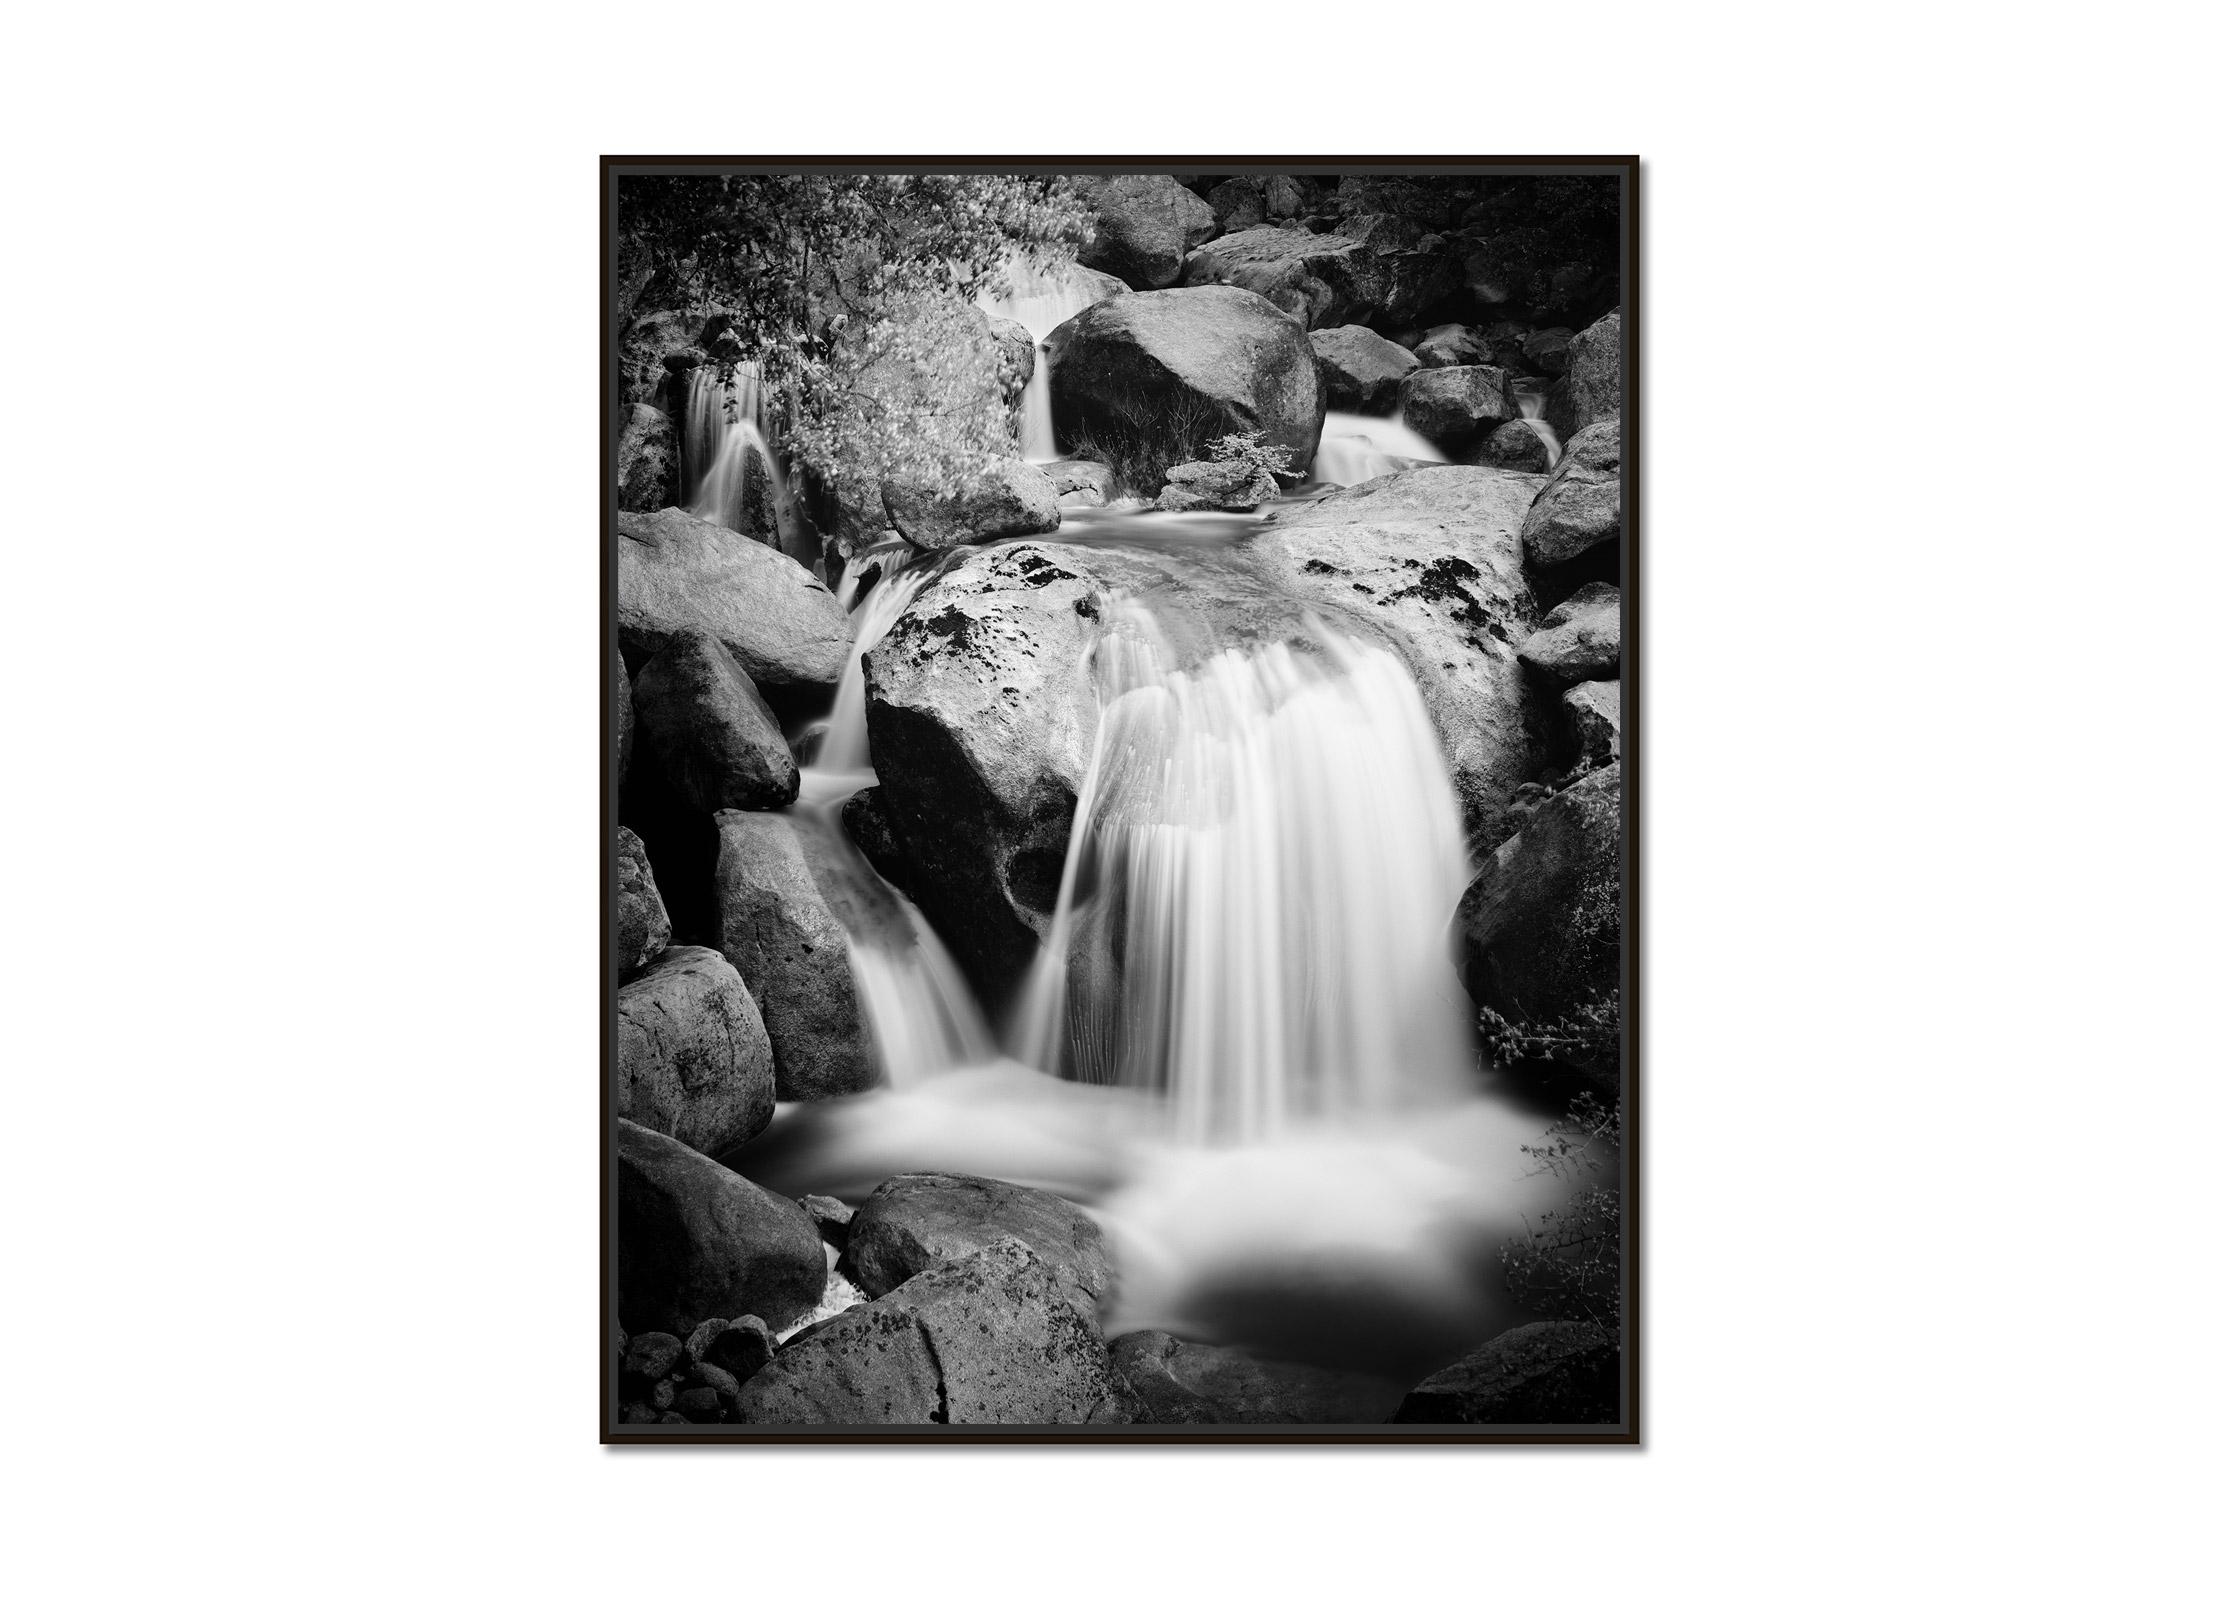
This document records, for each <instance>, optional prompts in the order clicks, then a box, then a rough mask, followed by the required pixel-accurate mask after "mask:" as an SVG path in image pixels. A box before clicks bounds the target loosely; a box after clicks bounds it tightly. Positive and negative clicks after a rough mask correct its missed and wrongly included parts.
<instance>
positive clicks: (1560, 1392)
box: [1392, 1322, 1618, 1423]
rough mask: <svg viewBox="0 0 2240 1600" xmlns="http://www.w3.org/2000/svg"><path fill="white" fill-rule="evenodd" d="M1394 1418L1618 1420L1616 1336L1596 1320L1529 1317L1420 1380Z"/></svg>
mask: <svg viewBox="0 0 2240 1600" xmlns="http://www.w3.org/2000/svg"><path fill="white" fill-rule="evenodd" d="M1392 1420H1393V1421H1394V1422H1449V1423H1452V1422H1462V1423H1492V1422H1512V1423H1560V1422H1570V1423H1598V1422H1602V1423H1608V1422H1616V1421H1617V1420H1618V1341H1617V1340H1616V1338H1615V1337H1613V1336H1612V1335H1611V1333H1610V1332H1609V1330H1607V1329H1605V1328H1598V1327H1596V1326H1595V1325H1594V1324H1593V1323H1591V1322H1530V1323H1527V1324H1525V1325H1524V1326H1523V1327H1521V1328H1511V1329H1510V1330H1509V1331H1508V1332H1507V1333H1505V1334H1503V1335H1501V1337H1500V1338H1498V1339H1495V1340H1492V1341H1490V1342H1489V1343H1487V1344H1483V1345H1480V1346H1479V1347H1478V1348H1477V1349H1475V1350H1473V1351H1471V1352H1470V1354H1468V1355H1466V1356H1464V1357H1463V1358H1462V1359H1461V1360H1460V1361H1457V1362H1455V1363H1454V1365H1452V1366H1449V1367H1442V1368H1441V1369H1440V1370H1439V1371H1437V1372H1434V1373H1433V1374H1431V1376H1430V1377H1428V1378H1425V1379H1424V1380H1423V1381H1422V1382H1421V1383H1418V1384H1417V1385H1416V1386H1415V1388H1414V1389H1413V1390H1411V1391H1410V1392H1409V1394H1408V1397H1407V1398H1406V1399H1405V1400H1403V1401H1401V1402H1400V1408H1399V1409H1398V1410H1397V1411H1395V1412H1394V1413H1393V1416H1392Z"/></svg>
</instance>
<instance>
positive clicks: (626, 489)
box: [614, 405, 684, 511]
mask: <svg viewBox="0 0 2240 1600" xmlns="http://www.w3.org/2000/svg"><path fill="white" fill-rule="evenodd" d="M683 471H684V464H683V456H682V453H681V451H680V450H679V448H678V445H677V430H676V426H675V425H674V424H673V423H671V422H670V421H669V418H668V416H667V414H666V413H664V412H662V411H660V410H658V409H656V408H655V407H653V406H649V405H634V406H627V407H625V408H624V409H623V413H622V422H621V426H620V428H619V429H618V430H617V433H616V438H615V447H614V488H615V504H616V505H617V506H619V507H620V508H621V509H622V510H624V511H659V510H660V509H661V508H662V507H663V506H673V505H675V504H676V503H677V501H678V500H680V499H681V498H683V497H682V495H681V494H680V493H679V492H678V480H679V478H680V477H681V476H682V475H683Z"/></svg>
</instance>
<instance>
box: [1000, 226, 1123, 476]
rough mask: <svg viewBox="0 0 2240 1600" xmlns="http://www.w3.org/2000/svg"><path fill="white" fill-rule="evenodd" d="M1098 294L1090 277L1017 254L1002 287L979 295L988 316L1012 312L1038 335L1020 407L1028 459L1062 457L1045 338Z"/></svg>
mask: <svg viewBox="0 0 2240 1600" xmlns="http://www.w3.org/2000/svg"><path fill="white" fill-rule="evenodd" d="M1100 298H1101V296H1099V295H1098V294H1097V292H1096V290H1095V289H1094V287H1093V286H1092V282H1091V281H1090V280H1086V279H1084V278H1082V277H1081V275H1080V274H1078V273H1074V272H1071V271H1066V272H1060V273H1055V274H1047V275H1046V274H1042V273H1038V272H1036V271H1035V269H1034V268H1033V267H1032V266H1031V265H1030V264H1028V263H1027V262H1024V261H1020V260H1013V261H1012V263H1011V264H1010V267H1009V268H1008V276H1007V279H1006V282H1005V286H1004V288H1003V289H1002V290H1001V291H1000V292H998V293H996V294H992V295H987V296H984V297H983V298H982V299H981V301H980V309H981V310H982V311H985V312H986V313H987V314H988V315H989V316H991V317H1008V318H1010V319H1011V320H1012V321H1013V322H1016V323H1018V324H1019V325H1020V326H1021V327H1023V328H1025V329H1026V330H1027V332H1029V333H1031V334H1033V335H1034V376H1033V377H1032V378H1030V379H1028V380H1027V397H1026V401H1025V404H1024V405H1023V406H1022V407H1021V408H1020V413H1019V448H1020V453H1021V454H1022V455H1024V456H1025V457H1026V458H1027V460H1029V461H1055V460H1056V459H1057V457H1058V435H1057V429H1056V426H1055V424H1054V423H1053V422H1052V421H1051V414H1050V364H1049V362H1048V360H1047V359H1046V358H1045V357H1044V355H1043V353H1042V341H1043V340H1045V339H1047V338H1049V337H1050V334H1051V331H1052V330H1053V329H1055V328H1056V327H1057V326H1058V324H1059V323H1061V322H1063V321H1065V320H1066V319H1067V318H1068V317H1070V316H1072V315H1074V314H1075V313H1076V312H1079V311H1085V310H1087V309H1088V308H1089V307H1090V306H1093V305H1095V304H1096V303H1097V301H1098V300H1099V299H1100Z"/></svg>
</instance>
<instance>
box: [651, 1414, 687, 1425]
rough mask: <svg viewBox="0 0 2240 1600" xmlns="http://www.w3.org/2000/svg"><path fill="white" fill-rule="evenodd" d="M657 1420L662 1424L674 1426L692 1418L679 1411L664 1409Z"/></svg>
mask: <svg viewBox="0 0 2240 1600" xmlns="http://www.w3.org/2000/svg"><path fill="white" fill-rule="evenodd" d="M657 1420H659V1421H660V1422H662V1423H663V1424H664V1425H667V1426H671V1427H676V1426H681V1425H683V1424H684V1423H687V1422H689V1421H691V1420H692V1419H691V1418H690V1417H687V1416H686V1415H685V1414H684V1413H683V1412H681V1411H664V1412H662V1413H661V1415H660V1417H659V1418H658V1419H657Z"/></svg>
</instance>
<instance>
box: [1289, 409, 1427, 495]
mask: <svg viewBox="0 0 2240 1600" xmlns="http://www.w3.org/2000/svg"><path fill="white" fill-rule="evenodd" d="M1419 463H1427V464H1429V465H1431V466H1445V465H1446V464H1447V458H1446V457H1445V456H1444V455H1443V454H1441V453H1440V450H1439V447H1438V446H1437V445H1435V444H1433V443H1432V442H1431V441H1430V440H1429V439H1426V438H1425V437H1424V436H1423V435H1422V434H1420V433H1418V432H1416V431H1415V429H1413V428H1411V427H1409V426H1408V425H1407V424H1406V423H1404V422H1402V421H1401V420H1400V419H1399V418H1398V417H1365V416H1360V415H1357V414H1356V413H1354V412H1350V411H1333V412H1331V413H1330V414H1329V415H1328V416H1327V417H1324V418H1323V419H1322V443H1321V444H1320V445H1318V446H1317V447H1316V449H1315V453H1314V466H1313V468H1312V469H1311V473H1312V476H1313V477H1315V478H1317V479H1319V480H1320V481H1321V482H1323V483H1335V484H1339V485H1341V486H1343V487H1351V486H1352V485H1354V484H1357V483H1367V482H1368V481H1369V480H1370V479H1371V478H1381V477H1383V476H1384V475H1385V474H1386V473H1388V472H1400V471H1403V470H1405V469H1406V468H1408V467H1410V466H1413V465H1417V464H1419Z"/></svg>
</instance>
